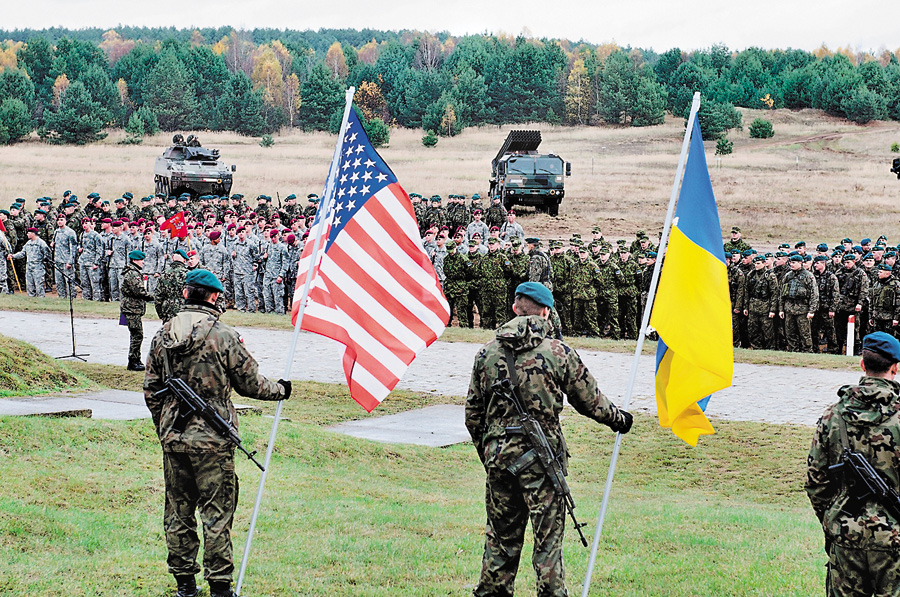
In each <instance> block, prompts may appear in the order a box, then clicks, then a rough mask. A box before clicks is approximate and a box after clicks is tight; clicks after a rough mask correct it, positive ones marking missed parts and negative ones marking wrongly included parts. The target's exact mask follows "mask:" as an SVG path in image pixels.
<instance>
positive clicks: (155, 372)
mask: <svg viewBox="0 0 900 597" xmlns="http://www.w3.org/2000/svg"><path fill="white" fill-rule="evenodd" d="M186 283H187V286H186V288H185V291H184V297H185V300H186V306H185V309H184V311H182V312H181V313H179V314H178V316H176V317H175V318H174V319H173V320H171V321H169V322H167V323H165V324H163V326H162V328H161V329H160V330H159V332H157V334H156V336H154V338H153V341H152V342H151V343H150V354H149V356H148V359H147V372H146V375H145V378H144V399H145V401H146V402H147V407H148V408H149V409H150V414H151V415H152V417H153V424H154V426H155V427H156V433H157V435H158V436H159V439H160V443H161V444H162V449H163V472H164V476H165V491H166V499H165V515H164V518H163V526H164V528H165V533H166V547H167V548H168V560H167V561H168V566H169V573H170V574H172V575H174V576H175V581H176V582H177V584H178V595H179V596H183V597H193V596H195V595H197V594H198V591H197V585H196V580H195V575H196V574H197V573H198V572H200V566H199V565H198V563H197V554H198V551H199V549H200V539H199V537H198V535H197V521H196V518H195V512H196V511H197V510H199V514H200V520H201V521H202V523H203V525H202V528H203V548H204V553H203V567H204V578H205V579H206V581H207V582H208V583H209V588H210V596H211V597H233V596H234V592H233V591H232V590H231V580H232V575H233V573H234V562H233V556H232V544H231V526H232V522H233V520H234V512H235V509H236V506H237V500H238V479H237V475H236V474H235V470H234V446H233V445H232V444H231V443H230V442H229V441H227V440H226V439H225V438H223V437H221V436H220V435H219V434H218V433H216V432H215V431H213V430H212V429H210V427H209V426H208V424H207V423H206V422H205V421H204V420H202V419H201V418H199V417H196V416H195V417H193V418H192V419H190V420H189V421H188V426H187V428H186V430H185V431H183V432H182V431H178V430H176V429H175V421H176V419H177V417H178V415H179V403H178V401H177V400H176V399H174V398H173V397H172V396H171V395H170V396H169V397H167V398H166V399H161V398H159V397H158V396H157V392H158V391H159V390H161V389H163V387H164V384H165V381H166V378H167V377H170V376H171V377H177V378H179V379H181V380H183V381H184V382H185V383H187V385H189V386H190V387H191V388H192V389H193V390H194V391H195V392H197V393H198V394H199V395H200V397H201V398H203V399H204V400H206V402H207V403H208V404H209V405H210V406H211V407H212V408H213V409H215V410H216V411H217V412H218V414H219V415H220V416H222V417H223V418H224V419H226V420H230V421H232V423H233V424H234V426H235V427H237V426H238V420H237V413H236V412H235V409H234V405H233V404H232V403H231V399H230V395H231V390H232V388H234V390H235V391H236V392H237V393H238V394H240V395H242V396H247V397H248V398H254V399H257V400H286V399H288V398H289V397H290V393H291V384H290V382H289V381H282V380H279V381H278V382H273V381H271V380H269V379H267V378H265V377H264V376H263V375H261V374H260V373H259V366H258V365H257V363H256V360H255V359H254V358H253V357H252V356H251V355H250V353H249V352H248V351H247V348H246V347H245V346H244V344H243V341H242V340H241V338H240V336H238V334H237V332H236V331H234V330H233V329H232V328H230V327H229V326H227V325H225V324H223V323H221V322H220V321H219V320H218V319H219V311H218V310H217V309H216V307H215V305H214V303H215V302H216V300H217V298H218V294H219V293H221V292H222V290H223V288H222V284H221V283H220V282H219V280H217V279H216V278H215V276H213V275H212V274H211V273H209V272H207V271H205V270H195V271H192V272H191V273H190V275H189V276H188V278H187V280H186Z"/></svg>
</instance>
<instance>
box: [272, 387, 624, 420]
mask: <svg viewBox="0 0 900 597" xmlns="http://www.w3.org/2000/svg"><path fill="white" fill-rule="evenodd" d="M278 383H279V384H281V387H282V388H284V398H282V400H287V399H288V398H290V397H291V382H289V381H287V380H284V379H279V380H278ZM628 426H629V427H631V424H630V423H629V425H628Z"/></svg>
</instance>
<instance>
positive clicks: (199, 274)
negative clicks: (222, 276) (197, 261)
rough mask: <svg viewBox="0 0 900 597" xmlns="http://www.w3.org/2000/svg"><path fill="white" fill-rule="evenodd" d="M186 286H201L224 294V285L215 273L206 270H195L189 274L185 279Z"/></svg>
mask: <svg viewBox="0 0 900 597" xmlns="http://www.w3.org/2000/svg"><path fill="white" fill-rule="evenodd" d="M184 284H185V286H199V287H200V288H208V289H210V290H214V291H216V292H224V290H225V289H224V288H223V287H222V283H221V282H220V281H219V279H218V278H217V277H216V275H215V274H214V273H212V272H211V271H208V270H205V269H195V270H192V271H190V272H188V275H187V276H186V277H185V279H184Z"/></svg>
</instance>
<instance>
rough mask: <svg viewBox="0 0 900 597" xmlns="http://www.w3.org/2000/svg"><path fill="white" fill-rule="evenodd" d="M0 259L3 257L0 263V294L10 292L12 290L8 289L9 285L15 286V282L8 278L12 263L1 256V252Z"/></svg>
mask: <svg viewBox="0 0 900 597" xmlns="http://www.w3.org/2000/svg"><path fill="white" fill-rule="evenodd" d="M0 259H3V262H4V263H3V265H0V294H10V293H11V292H13V291H12V290H10V288H11V287H13V286H15V282H12V280H10V277H11V276H9V275H8V272H9V270H10V269H12V265H10V264H9V263H8V262H7V261H6V259H4V258H3V254H0ZM9 282H12V286H10V284H9Z"/></svg>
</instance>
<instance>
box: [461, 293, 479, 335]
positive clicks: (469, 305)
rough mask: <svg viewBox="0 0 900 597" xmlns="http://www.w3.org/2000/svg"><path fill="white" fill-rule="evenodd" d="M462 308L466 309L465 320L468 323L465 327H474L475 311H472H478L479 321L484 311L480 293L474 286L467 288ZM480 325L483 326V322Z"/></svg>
mask: <svg viewBox="0 0 900 597" xmlns="http://www.w3.org/2000/svg"><path fill="white" fill-rule="evenodd" d="M463 309H465V310H466V321H468V322H469V325H468V326H466V327H470V328H474V327H475V312H474V310H477V311H478V317H479V321H480V318H481V317H482V313H483V312H484V311H483V307H482V304H481V293H480V292H479V291H478V290H476V289H474V288H470V289H469V293H468V295H467V296H466V301H465V304H464V305H463ZM482 327H484V324H482Z"/></svg>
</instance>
